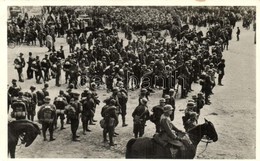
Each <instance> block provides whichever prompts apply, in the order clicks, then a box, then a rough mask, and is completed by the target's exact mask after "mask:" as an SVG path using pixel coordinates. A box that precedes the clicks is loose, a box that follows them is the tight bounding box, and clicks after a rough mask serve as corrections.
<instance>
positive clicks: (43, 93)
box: [36, 83, 49, 106]
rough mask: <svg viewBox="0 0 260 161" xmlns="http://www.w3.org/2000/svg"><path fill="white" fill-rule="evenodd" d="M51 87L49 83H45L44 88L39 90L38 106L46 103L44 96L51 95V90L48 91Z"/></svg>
mask: <svg viewBox="0 0 260 161" xmlns="http://www.w3.org/2000/svg"><path fill="white" fill-rule="evenodd" d="M48 87H49V84H47V83H45V84H44V88H43V89H42V90H41V91H37V92H36V94H37V98H38V106H41V105H43V104H44V98H45V97H47V96H49V92H48V91H47V90H48Z"/></svg>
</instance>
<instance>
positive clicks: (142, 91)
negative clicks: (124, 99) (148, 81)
mask: <svg viewBox="0 0 260 161" xmlns="http://www.w3.org/2000/svg"><path fill="white" fill-rule="evenodd" d="M143 98H146V99H147V100H149V98H148V91H147V89H146V88H142V89H141V93H140V95H139V98H138V102H139V105H140V104H141V100H142V99H143Z"/></svg>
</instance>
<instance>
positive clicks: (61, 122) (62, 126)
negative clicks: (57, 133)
mask: <svg viewBox="0 0 260 161" xmlns="http://www.w3.org/2000/svg"><path fill="white" fill-rule="evenodd" d="M60 124H61V127H60V130H63V129H66V128H65V127H64V120H61V121H60Z"/></svg>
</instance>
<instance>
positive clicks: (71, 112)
mask: <svg viewBox="0 0 260 161" xmlns="http://www.w3.org/2000/svg"><path fill="white" fill-rule="evenodd" d="M67 117H68V118H69V119H76V118H77V115H76V110H75V108H74V107H72V106H69V107H68V109H67Z"/></svg>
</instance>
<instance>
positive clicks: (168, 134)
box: [159, 105, 184, 156]
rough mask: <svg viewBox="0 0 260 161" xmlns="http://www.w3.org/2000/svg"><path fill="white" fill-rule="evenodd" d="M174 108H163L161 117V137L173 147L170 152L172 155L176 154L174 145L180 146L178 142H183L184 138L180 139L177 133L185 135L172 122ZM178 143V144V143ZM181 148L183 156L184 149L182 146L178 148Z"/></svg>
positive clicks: (166, 106) (169, 106) (167, 106)
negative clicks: (171, 116)
mask: <svg viewBox="0 0 260 161" xmlns="http://www.w3.org/2000/svg"><path fill="white" fill-rule="evenodd" d="M172 110H173V108H172V106H171V105H165V106H164V108H163V114H162V116H161V120H160V125H161V132H160V135H159V136H160V137H161V139H162V140H163V141H165V142H166V143H167V144H170V145H171V148H170V151H171V154H172V155H173V153H174V154H175V153H176V152H175V150H174V149H173V145H174V146H176V144H177V145H179V144H178V140H181V141H182V138H180V137H179V136H178V135H177V133H184V132H182V131H181V130H179V129H178V128H177V127H175V126H174V125H173V124H172V122H171V120H170V115H171V113H172ZM176 141H177V142H176ZM178 147H179V148H180V153H181V156H182V151H183V149H182V148H181V147H182V146H178Z"/></svg>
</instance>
